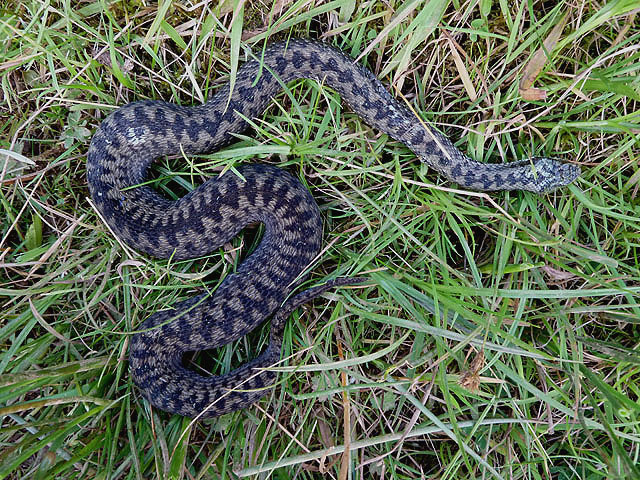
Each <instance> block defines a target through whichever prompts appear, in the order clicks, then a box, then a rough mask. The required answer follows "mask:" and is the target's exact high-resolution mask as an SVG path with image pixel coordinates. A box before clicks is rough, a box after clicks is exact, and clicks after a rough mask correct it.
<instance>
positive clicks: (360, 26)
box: [0, 0, 640, 480]
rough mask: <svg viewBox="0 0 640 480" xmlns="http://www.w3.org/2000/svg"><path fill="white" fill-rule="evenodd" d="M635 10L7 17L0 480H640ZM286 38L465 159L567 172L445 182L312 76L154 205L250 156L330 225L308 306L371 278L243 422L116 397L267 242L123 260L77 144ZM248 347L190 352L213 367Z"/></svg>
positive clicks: (388, 8)
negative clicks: (283, 177) (350, 62)
mask: <svg viewBox="0 0 640 480" xmlns="http://www.w3.org/2000/svg"><path fill="white" fill-rule="evenodd" d="M209 3H210V4H209ZM638 7H639V4H638V3H637V2H635V1H629V0H612V1H606V0H603V1H600V2H577V3H576V2H567V1H560V2H557V3H556V2H542V1H538V0H528V1H525V2H507V1H506V0H497V1H491V0H480V1H479V2H460V1H459V0H404V1H401V0H398V1H395V0H390V1H379V0H376V1H374V0H372V1H366V0H362V1H360V0H359V1H357V2H353V1H350V0H327V1H323V0H307V1H304V0H278V1H276V2H274V3H273V5H270V4H269V2H243V1H241V0H236V1H234V0H221V1H220V2H192V1H184V2H177V1H170V0H165V1H161V2H159V4H156V3H154V2H146V1H144V0H129V1H118V0H105V1H99V2H73V1H62V0H24V1H18V0H8V2H4V3H3V5H2V6H0V83H1V88H2V93H3V100H2V103H1V104H0V113H1V116H0V132H1V133H0V148H1V149H2V150H1V151H0V160H1V161H0V166H1V172H2V173H1V175H0V182H1V185H2V187H1V190H0V201H1V207H0V208H1V209H2V211H3V215H2V218H1V219H0V221H1V222H2V230H1V237H0V267H1V270H0V283H1V285H0V302H1V304H0V319H1V320H0V422H1V423H0V478H13V479H26V478H35V479H48V478H60V479H81V478H82V479H84V478H98V479H146V478H184V479H209V478H240V477H249V478H268V477H270V476H272V477H273V478H279V479H284V478H300V479H306V478H309V479H310V478H319V477H320V476H326V478H337V479H347V478H351V479H359V478H380V479H382V478H384V479H388V478H393V479H405V478H443V479H467V478H468V479H476V478H483V479H484V478H486V479H491V478H494V479H501V478H503V479H570V478H571V479H573V478H584V479H590V480H596V479H616V478H640V467H638V466H637V465H638V460H639V456H640V404H639V402H638V396H639V394H640V353H639V352H638V345H639V343H638V338H639V330H638V329H639V327H640V325H639V324H640V303H639V302H638V298H639V294H640V198H639V189H640V173H639V172H640V170H639V169H638V159H639V156H640V150H639V148H638V144H639V141H640V124H639V123H640V122H639V120H640V118H639V115H638V113H637V112H638V103H639V102H640V80H639V77H638V74H639V71H640V62H639V59H640V48H639V47H640V24H639V22H638V17H637V16H636V10H637V9H638ZM296 36H302V37H311V38H318V39H321V40H323V41H325V42H327V43H330V44H332V45H334V46H337V47H339V48H341V49H342V50H344V51H345V52H347V53H348V54H349V55H351V56H353V57H354V58H358V62H359V63H362V64H364V65H367V66H368V67H369V68H371V69H372V70H373V71H374V72H375V73H376V75H377V76H378V77H379V78H380V79H381V80H382V81H383V82H385V84H386V85H389V86H390V88H391V90H392V91H393V92H394V94H395V95H396V96H398V97H399V98H404V99H406V101H407V102H409V103H410V105H411V106H412V108H414V109H415V110H416V112H418V113H419V114H420V115H421V116H422V117H423V118H424V119H425V120H427V121H428V122H430V123H431V124H433V125H435V126H436V127H437V128H439V129H441V130H442V131H444V132H446V133H447V134H448V135H449V136H450V137H451V138H452V139H454V141H455V142H456V144H457V145H458V146H459V147H460V148H461V149H462V150H463V151H465V152H466V153H468V154H469V155H470V156H472V157H473V158H476V159H478V160H481V161H486V162H503V161H511V160H514V159H518V158H526V157H528V156H533V155H540V154H545V155H552V156H557V157H560V158H564V159H567V160H569V161H572V162H575V163H577V164H579V165H581V167H582V176H581V178H580V179H579V180H578V181H577V182H576V183H575V184H573V185H571V186H570V187H568V188H565V189H561V190H559V191H556V192H554V193H552V194H549V195H544V196H537V195H534V194H530V193H524V192H511V193H497V194H484V193H477V192H470V191H462V190H458V189H456V185H454V184H451V183H449V182H446V181H445V180H444V179H443V178H441V177H439V176H438V175H437V173H435V172H433V171H430V170H429V169H428V168H426V167H425V166H424V165H422V164H420V162H419V161H418V160H417V159H416V158H415V157H414V155H413V154H412V153H411V152H410V151H409V150H408V149H407V148H406V147H405V146H404V145H402V144H399V143H397V142H395V141H393V140H392V139H390V138H388V137H387V136H385V135H382V134H380V132H378V131H376V130H375V129H374V128H371V127H370V126H368V125H366V124H364V123H363V122H362V121H361V120H360V119H359V118H358V117H357V116H355V115H354V114H353V113H352V112H351V111H350V110H349V109H348V107H347V106H346V105H343V104H341V101H340V98H339V96H338V95H336V94H335V92H333V91H332V90H331V89H329V88H327V87H326V86H324V85H322V84H319V83H317V82H315V81H299V82H295V83H292V84H290V85H289V86H288V89H287V90H286V91H285V92H283V93H282V94H281V95H279V96H278V97H277V98H276V99H274V102H273V105H272V107H271V108H270V109H269V110H268V111H267V112H265V114H264V115H263V116H262V117H261V118H259V119H255V121H254V128H253V130H252V131H251V132H247V134H246V135H244V136H242V137H240V138H239V139H238V142H237V143H235V144H233V145H231V146H229V147H227V148H225V149H224V150H222V151H219V152H214V153H211V154H207V155H200V156H197V157H195V158H189V159H184V158H170V159H161V160H160V161H159V162H158V165H157V167H155V168H156V169H155V173H154V175H155V177H154V178H155V185H156V188H158V189H160V190H163V191H164V192H165V193H166V194H167V195H174V196H175V195H182V194H183V193H184V192H185V191H188V190H191V189H192V188H194V185H198V184H200V183H201V182H203V181H204V180H205V179H206V178H209V177H211V176H215V175H218V174H219V173H220V172H221V171H223V170H226V169H229V168H232V167H233V165H237V164H240V163H242V162H250V161H261V162H268V163H272V164H275V165H278V166H280V167H282V168H285V169H287V170H289V171H290V172H293V173H295V174H296V175H298V176H299V177H300V178H301V179H302V180H303V181H304V182H305V183H306V184H307V185H308V187H309V189H310V190H311V192H312V193H313V196H314V197H315V198H316V200H317V202H318V204H319V205H320V206H321V209H322V211H323V215H324V217H325V246H326V248H325V250H324V251H323V254H322V256H321V258H319V259H318V261H317V263H316V264H315V265H313V268H312V272H313V273H312V276H311V278H310V279H309V281H308V282H307V284H306V285H312V284H319V283H322V282H323V281H325V280H326V279H327V278H330V277H333V276H335V275H336V274H340V275H356V274H357V275H361V274H367V275H369V276H370V277H371V279H372V281H371V283H369V284H367V285H366V286H364V287H357V288H345V289H340V290H338V291H336V292H331V293H330V294H327V295H325V296H324V298H321V299H318V300H316V301H315V302H314V304H313V305H308V306H306V307H305V308H301V309H299V310H298V311H297V312H296V313H295V314H294V315H293V316H292V317H291V318H290V320H289V324H288V327H287V330H286V339H285V346H284V351H283V357H282V358H283V361H282V363H281V365H280V366H279V367H278V368H279V369H280V370H281V372H282V373H281V375H280V377H279V379H280V380H279V384H278V386H277V388H275V389H273V390H272V391H270V392H269V394H268V395H267V396H266V397H265V398H264V399H263V400H262V401H260V402H259V403H258V404H256V405H255V406H253V407H251V408H249V409H247V410H244V411H240V412H236V413H233V414H229V415H226V416H224V417H222V418H218V419H213V420H206V421H197V422H192V421H190V420H189V419H184V418H180V417H172V416H169V415H167V414H165V413H163V412H159V411H156V410H153V409H151V408H150V407H149V405H148V403H146V402H145V401H144V400H143V399H142V398H141V397H140V395H139V393H138V391H137V389H136V388H135V386H134V385H133V384H132V383H131V380H130V375H129V372H128V364H127V347H128V344H129V338H130V332H132V331H135V329H136V326H137V325H139V324H140V323H141V322H142V321H143V320H144V319H145V318H146V317H147V316H148V315H149V314H151V313H152V312H155V311H157V310H159V309H162V308H166V307H168V306H170V305H171V304H173V303H175V302H176V301H178V300H180V299H184V298H188V297H190V296H193V295H194V294H195V293H196V292H199V291H202V289H203V288H211V289H213V288H215V287H216V285H218V283H219V281H220V279H221V278H223V277H224V276H225V275H226V274H227V273H228V272H230V271H233V269H234V268H235V267H236V266H237V265H238V262H240V261H241V260H242V258H244V257H245V256H246V255H247V253H248V252H250V251H251V249H252V248H253V247H254V246H255V244H256V242H257V238H258V236H257V235H256V231H255V230H249V231H247V232H246V233H245V234H244V235H243V236H241V237H239V238H237V239H235V240H234V241H233V242H232V243H231V244H229V245H225V246H224V247H223V248H220V249H218V250H216V251H214V252H212V253H211V255H209V256H208V257H207V258H204V259H197V260H192V261H185V262H173V261H167V260H158V259H154V258H149V257H146V256H143V255H140V254H138V253H137V252H135V251H132V250H131V249H129V248H127V247H126V246H125V245H122V244H121V243H120V242H119V241H118V239H116V238H115V237H114V236H113V235H112V234H111V232H110V231H109V230H108V228H107V227H106V226H105V224H104V223H103V222H102V220H101V219H100V218H99V216H98V215H97V213H96V211H95V210H94V208H93V207H92V204H91V200H90V199H89V196H88V192H87V187H86V179H85V163H86V153H87V148H88V145H89V142H90V138H91V135H92V133H93V132H94V131H95V129H96V127H97V125H98V124H99V123H100V121H101V119H103V118H104V117H105V115H106V114H108V113H109V112H111V111H112V110H113V109H114V108H116V107H117V106H119V105H123V104H125V103H127V102H130V101H133V100H139V99H164V100H170V101H174V102H177V103H180V104H183V105H191V104H198V103H201V102H203V101H205V100H206V99H207V98H208V97H209V96H211V95H212V93H213V92H215V91H216V89H217V88H218V87H219V86H220V85H222V84H224V82H226V81H228V80H229V79H230V78H233V77H234V75H235V72H236V70H237V67H238V65H240V64H241V63H242V62H243V61H244V60H245V58H246V56H247V55H246V52H247V50H248V49H254V51H259V49H261V48H262V47H263V46H264V43H265V42H267V41H271V40H274V39H282V38H288V37H296ZM176 153H178V152H176ZM258 233H259V232H258ZM267 336H268V326H267V327H265V328H263V329H261V330H260V331H258V332H254V333H253V334H252V335H250V336H249V338H247V339H243V340H241V341H239V342H237V343H236V344H234V345H231V346H228V347H225V348H222V349H219V350H216V351H212V352H207V353H203V354H201V355H199V357H200V359H199V360H200V361H201V362H202V364H209V365H211V366H212V368H213V371H214V372H216V373H220V372H224V371H227V370H228V369H230V368H232V367H233V366H235V365H238V364H240V363H243V362H245V361H246V360H247V359H248V358H251V357H252V356H254V355H255V354H256V352H257V351H259V350H260V348H261V346H263V345H264V344H265V341H266V339H267Z"/></svg>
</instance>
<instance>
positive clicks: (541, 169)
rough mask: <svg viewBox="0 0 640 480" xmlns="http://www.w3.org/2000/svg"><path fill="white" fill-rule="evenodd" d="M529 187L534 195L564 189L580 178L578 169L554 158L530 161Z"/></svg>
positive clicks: (539, 158) (540, 158)
mask: <svg viewBox="0 0 640 480" xmlns="http://www.w3.org/2000/svg"><path fill="white" fill-rule="evenodd" d="M531 163H532V165H531V174H530V175H531V186H532V188H531V189H530V190H531V191H532V192H535V193H547V192H550V191H552V190H555V189H556V188H560V187H565V186H567V185H569V184H570V183H571V182H573V181H574V180H575V179H576V178H578V177H579V176H580V167H579V166H578V165H573V164H571V163H566V162H562V161H560V160H558V159H555V158H547V157H535V158H532V159H531Z"/></svg>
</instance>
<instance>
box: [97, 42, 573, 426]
mask: <svg viewBox="0 0 640 480" xmlns="http://www.w3.org/2000/svg"><path fill="white" fill-rule="evenodd" d="M297 78H313V79H316V80H318V81H320V82H323V83H324V84H326V85H329V86H330V87H332V88H334V89H335V90H336V91H337V92H338V93H339V94H340V95H341V96H342V99H343V100H344V101H346V102H347V103H348V104H349V105H350V106H351V108H352V109H353V110H354V111H355V112H356V113H357V114H358V115H359V116H361V117H362V118H363V119H364V120H365V121H366V122H367V123H368V124H369V125H371V126H373V127H375V128H377V129H379V130H381V131H382V132H385V133H387V134H389V135H390V136H391V137H393V138H395V139H396V140H398V141H401V142H403V143H405V144H406V145H407V146H408V147H409V148H411V149H412V150H413V151H414V152H415V154H416V155H417V156H418V157H419V158H420V159H421V160H422V161H424V162H426V163H427V164H428V165H429V166H430V167H433V168H434V169H436V170H437V171H438V172H440V173H441V174H443V175H444V176H446V177H447V178H449V179H450V180H452V181H454V182H456V183H458V184H460V185H461V186H462V187H467V188H471V189H476V190H516V189H518V190H520V189H521V190H529V191H532V192H546V191H548V190H551V189H553V188H556V187H558V186H562V185H566V184H568V183H570V182H571V181H573V180H574V179H575V178H576V177H577V176H578V174H579V170H578V168H577V167H575V166H573V165H570V164H564V163H560V162H558V161H556V160H552V159H547V158H536V159H531V160H524V161H519V162H513V163H508V164H482V163H478V162H475V161H472V160H471V159H469V158H467V157H466V156H464V155H463V154H462V153H461V152H459V151H458V150H457V149H456V148H455V147H454V146H453V144H452V143H451V142H450V141H449V140H448V139H447V138H446V137H445V136H443V135H441V134H439V133H438V132H436V131H434V130H428V129H426V128H425V127H424V126H423V125H422V124H421V122H419V121H418V120H417V119H416V117H415V116H414V115H413V114H412V113H411V112H410V111H409V110H408V109H407V108H405V107H404V106H403V105H401V104H400V103H399V102H398V101H396V100H395V99H394V98H393V97H392V96H391V95H390V94H389V93H388V92H387V90H385V88H384V87H383V86H382V84H381V83H380V82H379V81H378V80H377V79H376V78H375V77H374V76H373V74H371V72H369V71H368V70H367V69H365V68H363V67H360V66H358V65H356V64H354V62H353V60H352V59H351V58H349V57H348V56H346V55H344V54H343V53H342V52H340V51H338V50H335V49H333V48H331V47H328V46H326V45H323V44H321V43H318V42H313V41H306V40H292V41H290V42H288V43H287V44H284V43H280V44H274V45H272V46H270V47H268V48H267V49H266V50H265V52H264V55H263V56H262V58H261V60H260V61H255V60H254V61H250V62H247V63H246V64H244V65H243V66H242V67H241V68H240V69H239V71H238V74H237V80H236V83H235V86H234V90H233V95H231V98H229V85H227V86H226V87H224V88H221V89H220V90H219V91H218V92H217V93H216V94H215V95H214V97H213V98H212V99H211V100H210V101H208V102H207V103H205V104H204V105H200V106H195V107H182V106H178V105H175V104H172V103H166V102H161V101H141V102H136V103H131V104H128V105H125V106H123V107H121V108H120V109H118V110H116V111H115V112H113V113H112V114H111V115H109V116H108V117H107V118H106V119H105V120H104V121H103V122H102V124H101V125H100V128H99V129H98V130H97V132H96V134H95V135H94V137H93V139H92V141H91V145H90V148H89V153H88V163H87V178H88V183H89V190H90V192H91V196H92V198H93V200H94V202H95V205H96V207H97V209H98V210H99V211H100V213H101V214H102V216H103V217H104V219H105V221H106V222H107V223H108V224H109V225H110V227H111V228H112V229H113V230H114V232H115V233H116V234H117V235H118V236H119V237H120V238H121V239H122V240H123V241H125V242H126V243H128V244H129V245H131V246H133V247H135V248H137V249H138V250H142V251H144V252H146V253H149V254H151V255H154V256H157V257H172V258H175V259H183V258H190V257H197V256H201V255H205V254H207V253H209V252H211V251H212V250H213V249H214V248H217V247H219V246H220V245H222V244H224V243H225V242H227V241H229V240H230V239H231V238H233V237H234V236H235V235H237V234H238V233H239V232H240V230H241V229H242V228H244V227H245V226H247V225H248V224H252V223H263V224H264V227H265V228H264V235H263V238H262V240H261V242H260V245H259V246H258V247H257V249H256V250H255V251H254V252H253V253H252V254H251V255H250V256H249V257H248V258H247V259H246V260H245V261H244V262H242V264H241V265H240V267H239V268H238V270H237V271H236V272H235V273H233V274H230V275H228V276H227V277H226V278H225V280H224V281H223V283H222V284H221V285H220V287H219V288H218V289H217V290H216V291H215V293H214V294H213V295H206V294H203V295H200V296H198V297H195V298H191V299H189V300H186V301H183V302H180V303H178V304H177V305H175V306H174V309H172V310H165V311H159V312H157V313H154V314H153V315H151V316H150V317H149V318H148V319H147V320H146V321H144V322H143V324H142V325H141V327H140V329H139V330H140V331H139V333H136V334H135V335H133V337H132V340H131V349H130V362H131V372H132V375H133V378H134V380H135V382H136V384H137V385H138V386H139V388H140V389H141V391H142V393H143V395H144V396H145V397H146V398H147V399H148V400H149V401H150V402H151V403H152V404H153V405H155V406H157V407H159V408H161V409H162V410H166V411H169V412H174V413H178V414H181V415H185V416H191V417H193V416H198V415H202V416H204V417H211V416H216V415H220V414H223V413H226V412H230V411H232V410H236V409H239V408H243V407H245V406H247V405H249V404H250V403H252V402H254V401H256V400H257V399H258V398H260V397H261V396H262V395H263V394H264V393H265V387H267V386H268V385H270V384H272V383H273V381H274V379H275V374H274V373H273V372H269V371H266V370H264V371H262V372H261V373H259V374H258V375H255V373H256V372H259V370H256V368H258V369H259V368H261V367H262V368H263V367H268V366H269V365H272V364H273V363H275V362H276V361H277V360H278V359H279V356H280V347H281V343H282V334H283V328H284V324H285V321H286V318H287V316H288V315H289V313H290V312H291V311H292V310H293V309H294V308H296V307H297V306H298V305H300V304H301V303H303V302H305V301H307V300H309V299H311V298H313V297H314V296H317V295H318V294H320V293H321V292H322V291H324V290H326V289H327V288H331V287H334V286H338V285H341V284H345V283H349V282H350V280H344V279H339V280H337V281H334V282H330V283H329V284H326V285H322V286H319V287H314V288H312V289H309V290H306V291H304V292H302V293H300V294H298V295H296V296H294V297H292V298H290V299H289V300H287V301H286V302H285V299H287V297H288V296H289V295H290V293H291V292H292V291H293V289H294V288H295V286H296V284H297V283H299V282H300V280H301V279H302V278H303V276H301V273H302V272H303V271H304V270H305V268H306V267H307V266H308V265H309V264H310V262H311V261H312V259H313V258H314V257H315V256H316V255H317V254H318V252H319V251H320V247H321V239H322V222H321V217H320V213H319V211H318V207H317V206H316V203H315V202H314V200H313V198H312V196H311V195H310V193H309V192H308V191H307V189H306V188H304V186H303V185H302V184H301V183H300V182H299V181H298V180H297V179H295V178H294V177H293V176H291V175H290V174H288V173H286V172H284V171H282V170H280V169H277V168H274V167H270V166H265V165H247V166H243V167H241V168H239V169H238V171H239V172H240V175H241V177H242V178H240V176H238V175H234V174H232V173H227V174H225V175H223V176H221V177H219V178H216V179H210V180H209V181H207V182H205V183H204V184H202V185H201V186H199V187H198V188H197V189H195V190H194V191H192V192H190V193H189V194H187V195H186V196H184V197H183V198H180V199H179V200H177V201H170V200H168V199H166V198H164V197H163V196H161V195H159V194H158V193H156V192H155V191H154V190H152V189H151V188H149V187H147V186H144V185H142V186H137V187H135V188H131V187H132V186H136V185H139V184H142V183H144V181H145V179H146V172H147V169H148V167H149V165H150V164H151V163H152V162H153V161H154V159H156V158H158V157H160V156H162V155H169V154H176V153H179V152H180V151H181V150H182V151H184V152H186V153H200V152H207V151H211V150H213V149H215V148H218V147H220V146H222V145H225V144H227V143H229V142H230V141H231V140H233V138H234V137H233V135H232V134H233V133H237V132H240V131H242V130H243V129H245V128H246V126H247V123H246V121H245V119H246V118H249V119H251V118H254V117H256V116H258V115H259V114H261V113H262V112H263V111H264V109H265V108H266V107H267V105H268V104H269V102H270V101H271V98H272V97H273V96H274V95H276V94H277V93H278V92H279V91H280V90H281V89H282V84H286V83H287V82H289V81H291V80H294V79H297ZM283 302H284V303H283ZM269 316H273V318H272V326H271V334H270V335H271V336H270V344H269V346H268V348H267V349H266V351H265V352H264V353H262V354H261V355H260V356H258V357H257V358H256V359H254V360H253V361H251V362H249V363H247V364H245V365H244V366H242V367H240V368H238V369H236V370H233V371H231V372H229V373H228V374H226V375H222V376H212V377H204V376H201V375H198V374H197V373H195V372H193V371H191V370H189V369H187V368H186V367H184V366H183V363H182V359H183V355H184V354H185V352H191V351H198V350H203V349H209V348H216V347H219V346H222V345H225V344H227V343H229V342H231V341H234V340H236V339H238V338H240V337H241V336H243V335H245V334H246V333H248V332H250V331H251V330H253V329H254V328H256V326H258V325H259V324H260V323H261V322H262V321H264V319H266V318H268V317H269ZM236 388H237V390H232V391H229V390H230V389H236Z"/></svg>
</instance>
